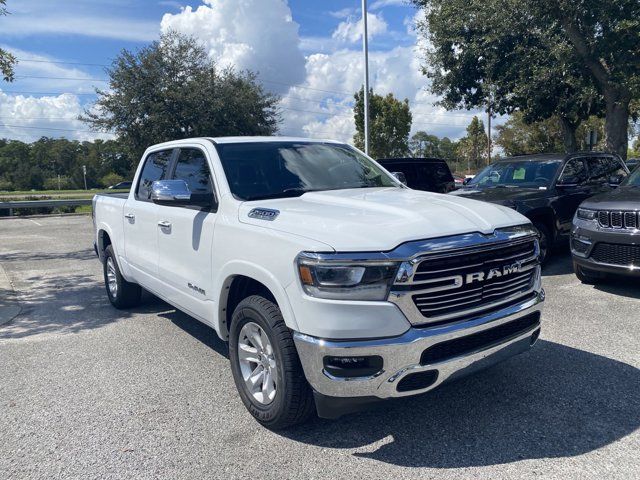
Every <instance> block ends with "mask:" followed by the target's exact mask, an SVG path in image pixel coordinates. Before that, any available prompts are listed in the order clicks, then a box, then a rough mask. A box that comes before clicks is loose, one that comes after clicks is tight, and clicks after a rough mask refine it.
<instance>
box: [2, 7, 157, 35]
mask: <svg viewBox="0 0 640 480" xmlns="http://www.w3.org/2000/svg"><path fill="white" fill-rule="evenodd" d="M49 7H50V6H49ZM2 34H3V35H5V36H13V37H25V36H29V35H41V34H49V35H64V34H71V35H82V36H88V37H99V38H114V39H118V40H129V41H134V42H148V41H151V40H155V39H157V38H158V24H157V23H155V22H151V21H141V20H132V19H128V18H120V17H108V16H85V15H74V14H67V13H65V14H58V13H53V14H47V13H44V14H42V13H40V12H39V13H38V15H37V16H34V15H27V14H24V15H12V16H11V21H5V22H2Z"/></svg>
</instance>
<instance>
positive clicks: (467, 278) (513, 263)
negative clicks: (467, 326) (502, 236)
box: [410, 238, 538, 324]
mask: <svg viewBox="0 0 640 480" xmlns="http://www.w3.org/2000/svg"><path fill="white" fill-rule="evenodd" d="M537 253H538V252H537V241H536V240H535V239H532V238H529V239H527V240H525V241H519V242H517V243H510V244H506V245H504V244H503V245H493V246H489V247H486V246H485V247H483V248H481V249H465V250H461V251H457V252H455V253H452V254H448V255H438V256H433V257H430V256H428V255H427V256H426V257H425V259H424V260H422V261H421V262H420V263H419V264H418V266H417V267H416V270H415V273H414V276H413V282H412V285H411V287H410V288H411V298H412V301H413V303H414V305H415V307H416V308H417V309H418V311H419V312H420V313H421V314H422V316H423V317H424V318H425V323H429V324H434V323H448V322H452V321H457V320H460V319H464V318H470V317H472V316H473V315H476V314H479V313H481V312H484V311H487V310H491V309H493V308H495V307H496V306H500V305H505V304H509V303H513V302H515V301H518V300H520V299H523V298H525V297H527V296H528V295H530V294H531V292H532V290H533V287H534V282H535V278H536V275H537V272H538V269H537V265H538V255H537Z"/></svg>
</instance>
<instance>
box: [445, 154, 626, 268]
mask: <svg viewBox="0 0 640 480" xmlns="http://www.w3.org/2000/svg"><path fill="white" fill-rule="evenodd" d="M628 174H629V170H628V169H627V167H626V166H625V164H624V162H623V161H622V159H620V157H618V156H617V155H613V154H609V153H597V152H580V153H572V154H569V155H564V154H544V155H524V156H520V157H511V158H505V159H502V160H499V161H497V162H495V163H493V164H491V165H489V166H488V167H486V168H485V169H483V170H482V171H481V172H480V173H478V174H477V175H476V176H475V177H474V178H473V179H472V180H471V181H470V182H469V183H467V185H465V186H464V188H461V189H459V190H457V191H456V192H453V193H452V194H453V195H464V196H468V197H469V198H474V199H477V200H484V201H487V202H492V203H497V204H499V205H504V206H507V207H510V208H513V209H514V210H516V211H518V212H520V213H522V214H523V215H524V216H526V217H527V218H529V219H530V220H531V221H532V222H533V224H534V225H535V226H536V228H537V229H538V230H539V231H540V235H541V239H540V250H541V252H540V256H541V260H543V261H544V260H545V259H546V257H547V254H548V252H549V249H550V248H551V247H552V246H553V245H554V244H556V243H557V242H559V241H561V240H564V241H566V240H567V239H568V238H569V234H570V232H571V222H572V219H573V215H574V214H575V212H576V210H577V209H578V205H580V204H581V203H582V201H583V200H585V199H587V198H589V197H591V196H593V195H596V194H598V193H603V192H608V191H610V190H611V188H612V187H616V186H617V185H619V184H620V183H621V182H622V180H624V178H625V177H626V176H627V175H628Z"/></svg>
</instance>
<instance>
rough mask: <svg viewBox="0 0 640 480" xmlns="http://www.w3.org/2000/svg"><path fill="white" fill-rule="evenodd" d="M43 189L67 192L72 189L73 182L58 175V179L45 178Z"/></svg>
mask: <svg viewBox="0 0 640 480" xmlns="http://www.w3.org/2000/svg"><path fill="white" fill-rule="evenodd" d="M43 187H44V189H45V190H68V189H70V188H71V187H73V182H72V181H71V179H70V178H69V177H66V176H62V175H60V176H59V177H51V178H47V179H46V180H45V181H44V183H43Z"/></svg>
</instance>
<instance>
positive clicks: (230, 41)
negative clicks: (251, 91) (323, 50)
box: [161, 0, 304, 91]
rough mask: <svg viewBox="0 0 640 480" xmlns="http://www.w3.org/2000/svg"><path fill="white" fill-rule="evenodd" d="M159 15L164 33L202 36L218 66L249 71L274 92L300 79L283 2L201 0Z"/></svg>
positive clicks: (295, 39)
mask: <svg viewBox="0 0 640 480" xmlns="http://www.w3.org/2000/svg"><path fill="white" fill-rule="evenodd" d="M203 1H204V3H205V5H201V6H199V7H198V8H197V9H195V10H194V9H193V8H191V7H185V8H184V10H183V11H182V12H180V13H176V14H165V15H164V17H163V18H162V23H161V29H162V31H163V32H166V31H168V30H177V31H179V32H182V33H185V34H188V35H193V36H195V37H196V38H198V39H200V40H201V41H202V42H203V43H204V44H205V46H206V47H207V48H208V50H209V54H210V55H211V57H212V58H213V59H214V60H215V61H216V62H217V63H218V64H219V65H221V66H229V65H230V66H235V67H236V68H238V69H240V70H245V69H249V70H253V71H254V72H258V73H259V77H260V78H261V79H262V80H263V81H265V82H266V81H271V82H273V83H269V84H268V85H269V87H270V89H271V90H274V91H283V90H286V87H284V86H283V85H281V84H282V83H285V84H296V83H299V82H301V81H303V80H304V57H303V55H302V52H301V51H300V48H299V45H300V38H299V36H298V24H297V23H295V22H294V21H293V19H292V16H291V10H290V9H289V6H288V5H287V2H286V1H285V0H203Z"/></svg>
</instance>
